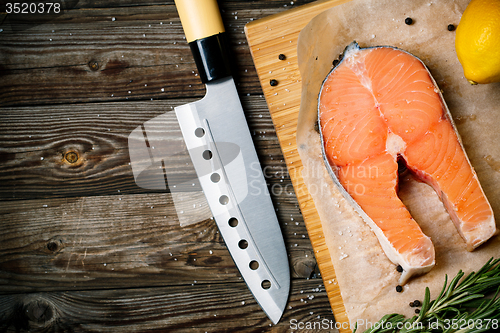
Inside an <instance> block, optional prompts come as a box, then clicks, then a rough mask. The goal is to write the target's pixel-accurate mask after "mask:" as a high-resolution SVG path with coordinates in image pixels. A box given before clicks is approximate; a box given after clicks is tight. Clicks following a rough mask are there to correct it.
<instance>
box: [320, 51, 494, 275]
mask: <svg viewBox="0 0 500 333" xmlns="http://www.w3.org/2000/svg"><path fill="white" fill-rule="evenodd" d="M318 119H319V123H320V124H319V129H320V136H321V140H322V151H323V157H324V160H325V164H326V165H327V166H328V170H329V172H330V175H331V176H332V178H333V180H334V181H335V183H336V184H337V186H338V187H339V189H341V192H342V193H343V194H344V196H345V197H346V198H347V199H348V200H349V202H350V203H351V204H352V205H353V206H354V207H355V208H356V210H357V211H358V213H359V214H360V215H361V216H362V217H363V219H364V220H365V222H366V223H367V224H368V225H369V226H370V227H371V229H372V230H373V232H374V233H375V235H376V236H377V238H378V239H379V242H380V244H381V246H382V248H383V250H384V252H385V253H386V255H387V257H388V258H389V259H390V260H391V261H392V262H393V263H394V264H396V265H401V266H402V267H403V273H402V275H401V278H400V283H401V284H404V283H406V282H407V281H408V280H409V279H410V278H411V277H412V276H415V275H420V274H424V273H426V272H428V271H429V270H431V269H432V267H433V266H434V265H435V250H434V246H433V244H432V241H431V239H430V238H429V237H428V236H426V235H425V234H424V233H423V232H422V230H421V229H420V227H419V226H418V224H417V222H416V221H415V220H414V219H413V218H412V217H411V214H410V213H409V212H408V210H407V209H406V207H405V206H404V204H403V203H402V202H401V200H400V199H399V197H398V195H397V190H398V159H404V161H405V162H406V166H407V168H408V169H409V170H410V171H411V172H413V173H414V174H415V175H416V176H418V177H419V178H420V179H421V180H422V181H425V182H426V183H428V184H429V185H431V186H432V187H433V188H434V189H435V191H436V192H437V193H438V195H439V197H440V199H441V200H442V201H443V204H444V206H445V208H446V209H447V211H448V213H449V214H450V217H451V219H452V221H453V223H454V224H455V226H456V228H457V231H458V232H459V234H460V235H461V236H462V238H463V239H464V241H465V247H466V249H467V250H469V251H472V250H474V249H475V248H477V247H478V246H480V245H481V244H483V243H485V242H486V241H487V240H488V239H490V238H491V237H492V236H493V235H495V234H496V233H497V230H496V224H495V220H494V216H493V211H492V209H491V206H490V204H489V202H488V200H487V198H486V196H485V195H484V192H483V190H482V188H481V186H480V183H479V180H478V178H477V175H476V173H475V171H474V169H473V167H472V166H471V164H470V161H469V160H468V157H467V154H466V153H465V150H464V148H463V145H462V143H461V139H460V136H459V135H458V132H457V130H456V127H455V125H454V123H453V120H452V118H451V115H450V112H449V110H448V108H447V106H446V103H445V102H444V99H443V97H442V95H441V92H440V90H439V88H438V86H437V84H436V82H435V81H434V79H433V78H432V75H431V74H430V72H429V71H428V69H427V68H426V67H425V65H424V64H423V62H422V61H420V60H419V59H418V58H416V57H415V56H413V55H411V54H410V53H408V52H406V51H403V50H400V49H397V48H394V47H372V48H360V47H359V45H358V44H357V43H355V42H354V43H351V44H350V45H349V46H348V47H347V48H346V50H345V51H344V54H343V58H342V60H341V61H340V62H339V63H338V64H337V65H336V67H335V68H334V69H333V70H332V71H331V72H330V73H329V74H328V76H327V77H326V78H325V81H324V82H323V85H322V87H321V91H320V95H319V98H318ZM370 171H371V173H370Z"/></svg>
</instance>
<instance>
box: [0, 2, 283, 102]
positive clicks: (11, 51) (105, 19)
mask: <svg viewBox="0 0 500 333" xmlns="http://www.w3.org/2000/svg"><path fill="white" fill-rule="evenodd" d="M258 3H260V4H262V3H265V2H264V1H259V2H258ZM282 3H283V4H286V3H287V2H284V1H282ZM93 4H94V3H93V2H92V3H87V4H86V5H87V6H91V5H93ZM78 5H79V4H78ZM101 5H104V4H101ZM271 5H272V4H268V5H267V6H268V7H270V8H271ZM274 6H275V7H273V8H276V3H274ZM221 8H222V9H223V19H224V21H225V24H226V30H227V32H228V34H229V39H230V41H231V51H232V54H233V56H234V62H235V64H234V65H235V69H236V72H235V75H236V77H237V81H238V85H239V89H240V90H241V92H242V93H245V94H247V93H252V94H259V93H261V87H260V84H259V82H258V80H256V72H255V68H254V66H253V62H252V59H251V56H250V52H249V50H248V46H247V45H246V39H245V36H244V34H243V28H244V25H245V24H246V23H248V22H250V21H251V20H254V19H258V18H260V17H262V16H263V15H269V14H271V13H274V12H275V11H276V12H278V11H280V10H285V9H286V7H278V8H279V9H278V10H276V9H275V10H272V11H269V12H268V11H265V12H264V11H262V9H257V8H259V4H257V3H254V4H253V6H250V7H248V4H247V3H245V4H244V3H242V2H239V3H235V4H233V3H231V2H227V3H226V2H222V6H221ZM9 22H10V21H8V20H7V23H4V24H3V25H2V27H3V32H2V33H1V34H0V64H1V66H0V77H1V78H2V80H1V81H0V106H6V105H39V104H53V103H75V102H88V101H92V102H96V101H122V100H141V99H142V100H144V99H150V98H154V99H158V98H186V97H193V96H198V97H200V96H203V94H204V86H203V85H202V84H201V82H200V81H199V77H198V76H197V70H196V68H195V66H194V62H193V58H192V56H191V52H190V50H189V46H188V45H187V43H186V40H185V37H184V32H183V30H182V26H181V24H180V21H179V18H178V14H177V11H176V9H175V6H174V5H173V3H172V2H170V3H167V4H165V5H154V6H137V5H136V6H119V7H112V8H106V7H100V8H95V7H86V8H85V7H83V8H82V7H75V8H73V9H71V10H68V11H67V12H65V13H64V14H63V15H60V16H57V17H55V18H54V19H53V20H51V21H48V22H44V23H43V24H34V23H27V24H26V25H25V26H24V27H18V28H17V29H16V25H15V24H14V23H12V24H9ZM28 28H29V29H28ZM28 78H29V79H28Z"/></svg>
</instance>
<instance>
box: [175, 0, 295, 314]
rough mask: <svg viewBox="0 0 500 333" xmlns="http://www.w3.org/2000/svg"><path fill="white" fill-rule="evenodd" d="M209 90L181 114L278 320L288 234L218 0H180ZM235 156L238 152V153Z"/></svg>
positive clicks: (226, 231)
mask: <svg viewBox="0 0 500 333" xmlns="http://www.w3.org/2000/svg"><path fill="white" fill-rule="evenodd" d="M175 4H176V7H177V11H178V13H179V17H180V19H181V23H182V26H183V28H184V33H185V35H186V39H187V41H188V43H189V46H190V48H191V51H192V53H193V57H194V60H195V63H196V66H197V68H198V72H199V76H200V78H201V81H202V82H203V83H205V85H206V95H205V97H204V98H203V99H201V100H199V101H196V102H194V103H190V104H186V105H182V106H178V107H176V108H175V113H176V116H177V119H178V122H179V126H180V128H181V131H182V135H183V138H184V141H185V143H186V146H187V148H188V151H189V154H190V157H191V160H192V161H193V165H194V168H195V170H196V173H197V176H198V179H199V181H200V184H201V187H202V189H203V192H204V193H205V196H206V199H207V202H208V204H209V207H210V210H211V211H212V214H213V217H214V219H215V221H216V223H217V226H218V228H219V230H220V232H221V234H222V236H223V238H224V241H225V243H226V246H227V248H228V250H229V252H230V253H231V256H232V258H233V260H234V262H235V264H236V266H237V267H238V269H239V271H240V274H241V275H242V277H243V278H244V280H245V282H246V284H247V285H248V288H249V289H250V291H251V292H252V294H253V296H254V297H255V299H256V300H257V302H258V303H259V304H260V306H261V308H262V309H263V310H264V312H265V313H266V314H267V316H268V317H269V318H270V319H271V320H272V321H273V323H275V324H276V323H277V322H278V321H279V319H280V318H281V315H282V314H283V311H284V308H285V304H286V302H287V299H288V293H289V289H290V272H289V266H288V258H287V253H286V249H285V244H284V241H283V235H282V233H281V229H280V226H279V223H278V220H277V217H276V213H275V209H274V207H273V204H272V202H271V198H270V195H269V192H268V189H267V184H266V181H265V179H264V175H263V172H262V168H261V166H260V163H259V160H258V157H257V154H256V151H255V147H254V144H253V141H252V137H251V135H250V131H249V129H248V124H247V122H246V118H245V114H244V112H243V108H242V106H241V102H240V99H239V96H238V92H237V90H236V86H235V83H234V80H233V78H232V76H231V66H230V62H231V61H230V58H229V55H228V42H227V41H226V35H225V30H224V25H223V22H222V18H221V15H220V12H219V8H218V5H217V1H216V0H175ZM235 156H236V157H235Z"/></svg>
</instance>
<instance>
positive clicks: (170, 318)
mask: <svg viewBox="0 0 500 333" xmlns="http://www.w3.org/2000/svg"><path fill="white" fill-rule="evenodd" d="M327 302H328V298H327V295H326V292H325V289H324V287H323V286H322V284H321V281H320V280H319V279H310V280H294V281H292V290H291V296H290V299H289V302H288V304H287V307H286V309H285V312H284V315H283V317H282V319H281V320H280V322H279V323H278V324H277V325H272V324H271V321H270V320H269V319H267V317H266V316H265V314H264V312H263V311H262V310H261V309H260V307H259V305H258V304H257V302H256V301H255V300H254V299H253V297H252V295H251V294H250V292H249V291H248V289H247V287H246V285H245V283H243V282H236V283H212V284H201V283H198V282H197V283H194V282H193V283H192V284H187V285H179V286H172V287H157V288H140V289H110V290H99V291H70V292H52V293H34V294H15V295H9V296H0V330H2V331H3V332H15V331H16V329H17V330H20V329H24V330H29V331H30V332H42V331H43V332H46V331H69V332H72V331H93V332H104V331H119V332H146V331H147V332H155V331H157V332H293V331H296V329H294V327H297V328H298V326H299V325H303V326H302V328H306V326H305V325H307V323H309V325H311V328H315V329H316V331H320V330H321V329H323V330H325V329H328V330H327V331H328V332H338V330H336V329H335V324H334V323H335V321H334V318H333V315H332V313H331V310H330V309H329V308H328V307H327V306H324V305H325V303H327ZM314 325H316V326H314ZM330 328H331V329H330ZM311 331H312V330H300V332H311Z"/></svg>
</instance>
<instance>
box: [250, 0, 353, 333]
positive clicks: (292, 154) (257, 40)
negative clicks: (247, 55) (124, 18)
mask: <svg viewBox="0 0 500 333" xmlns="http://www.w3.org/2000/svg"><path fill="white" fill-rule="evenodd" d="M347 1H348V0H330V1H317V2H313V3H310V4H308V5H303V6H300V7H297V8H294V9H290V10H287V11H285V12H282V13H280V14H276V15H272V16H268V17H266V18H263V19H260V20H257V21H253V22H250V23H248V24H247V25H246V26H245V33H246V37H247V40H248V45H249V47H250V51H251V54H252V58H253V61H254V64H255V67H256V69H257V74H258V76H259V80H260V83H261V85H262V89H263V91H264V95H265V98H266V102H267V105H268V107H269V112H270V113H271V117H272V120H273V123H274V127H275V128H276V134H277V136H278V139H279V142H280V144H281V149H282V151H283V154H284V156H285V161H286V164H287V167H288V172H289V174H290V178H291V180H292V184H293V187H294V190H295V194H296V195H297V199H298V201H299V204H300V209H301V211H302V215H303V217H304V221H305V224H306V228H307V231H308V234H309V238H310V240H311V243H312V246H313V249H314V253H315V256H316V261H317V263H318V266H319V269H320V271H321V276H322V278H323V282H324V285H325V288H326V292H327V294H328V299H329V300H330V305H331V307H332V311H333V314H334V316H335V319H336V321H337V322H338V323H339V324H342V323H347V322H348V319H347V315H346V312H345V308H344V303H343V302H342V297H341V295H340V289H339V287H338V284H337V282H336V277H335V270H334V267H333V264H332V260H331V258H330V254H329V251H328V249H327V247H326V244H325V237H324V235H323V229H322V227H321V221H320V219H319V216H318V213H317V211H316V207H315V205H314V202H313V199H312V197H311V196H310V194H309V192H308V190H307V187H306V185H305V184H304V181H303V179H302V174H301V172H302V168H303V167H302V162H301V159H300V157H299V154H298V151H297V144H296V140H295V134H296V128H297V120H298V115H299V108H300V96H301V84H302V83H301V77H300V72H299V66H298V62H297V39H298V37H299V33H300V31H301V30H302V28H304V27H305V26H306V25H307V24H308V23H309V21H310V20H311V19H312V18H314V17H315V16H316V15H318V14H320V13H321V12H323V11H324V10H326V9H329V8H331V7H334V6H337V5H340V4H342V3H345V2H347ZM280 54H282V55H284V56H285V59H284V60H280ZM271 80H276V81H277V82H278V84H277V85H271V84H270V81H271ZM339 331H340V332H351V330H350V329H349V328H346V327H342V326H340V327H339Z"/></svg>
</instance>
